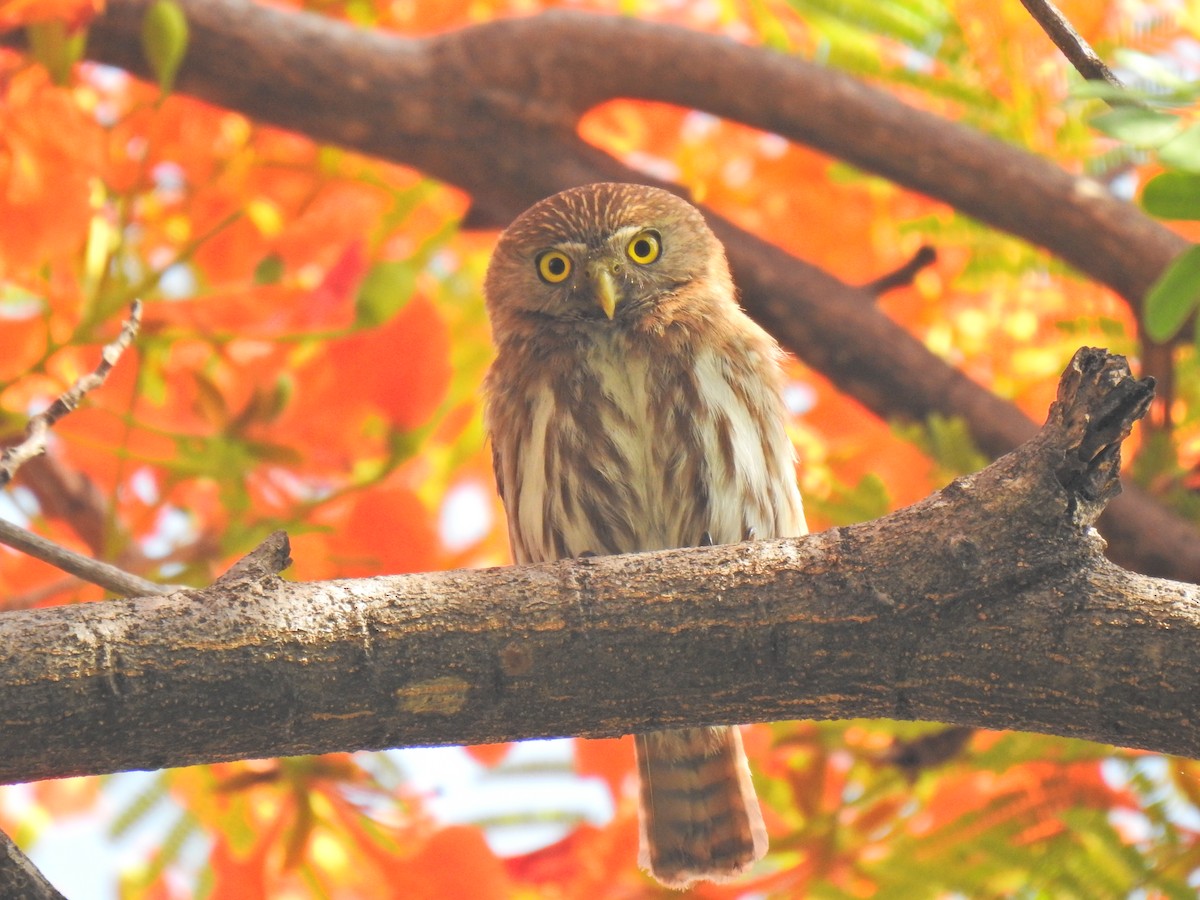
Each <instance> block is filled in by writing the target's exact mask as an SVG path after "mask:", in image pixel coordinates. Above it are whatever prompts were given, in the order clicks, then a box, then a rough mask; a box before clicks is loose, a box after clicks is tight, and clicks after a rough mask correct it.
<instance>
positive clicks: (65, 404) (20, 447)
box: [0, 300, 142, 487]
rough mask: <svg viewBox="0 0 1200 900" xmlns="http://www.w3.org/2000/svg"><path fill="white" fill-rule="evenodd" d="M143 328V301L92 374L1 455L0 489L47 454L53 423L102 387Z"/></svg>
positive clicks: (135, 306) (137, 303)
mask: <svg viewBox="0 0 1200 900" xmlns="http://www.w3.org/2000/svg"><path fill="white" fill-rule="evenodd" d="M141 324H142V301H141V300H134V301H133V305H132V307H131V308H130V311H129V318H128V319H127V320H126V321H125V324H124V325H122V326H121V333H120V334H118V335H117V337H116V339H115V340H113V341H112V343H110V344H108V345H106V346H105V348H104V349H103V350H102V351H101V353H100V364H99V365H98V366H96V369H95V371H93V372H91V373H90V374H88V375H84V376H83V377H82V378H80V379H79V380H78V381H76V382H75V384H73V385H72V386H71V388H70V390H68V391H67V392H66V393H64V394H63V395H62V396H60V397H59V398H58V399H57V400H55V401H54V402H53V403H51V404H50V406H49V407H47V408H46V409H45V410H44V411H42V412H40V413H38V414H37V415H36V416H34V417H33V418H32V419H30V420H29V424H28V425H26V426H25V440H23V441H21V443H19V444H16V445H14V446H12V447H8V448H6V449H5V451H4V452H3V453H2V454H0V487H4V486H6V485H7V484H8V483H9V482H10V481H12V479H13V476H14V475H15V474H16V473H17V469H19V468H21V466H23V465H24V464H25V463H26V462H28V461H29V460H31V459H33V457H35V456H40V455H41V454H43V453H45V452H46V436H47V435H48V434H49V432H50V429H51V428H52V427H53V426H54V423H55V422H57V421H58V420H59V419H61V418H62V417H63V416H65V415H67V414H68V413H70V412H73V411H74V410H75V409H76V408H78V406H79V403H80V401H81V400H83V398H84V395H86V394H87V393H88V392H89V391H94V390H95V389H96V388H98V387H100V385H102V384H104V382H105V380H106V379H107V378H108V373H109V372H111V371H112V367H113V366H115V365H116V364H117V360H119V359H120V358H121V354H122V353H124V352H125V350H126V348H127V347H128V346H129V345H130V344H131V343H133V338H134V336H135V335H136V334H137V332H138V328H139V327H140V326H141Z"/></svg>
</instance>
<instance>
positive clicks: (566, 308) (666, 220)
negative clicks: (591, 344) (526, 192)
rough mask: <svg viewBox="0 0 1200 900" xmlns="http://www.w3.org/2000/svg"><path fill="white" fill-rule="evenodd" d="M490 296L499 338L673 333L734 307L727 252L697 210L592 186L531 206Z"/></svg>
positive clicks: (517, 224)
mask: <svg viewBox="0 0 1200 900" xmlns="http://www.w3.org/2000/svg"><path fill="white" fill-rule="evenodd" d="M484 290H485V293H486V295H487V303H488V314H489V316H490V318H491V319H492V323H493V327H494V328H495V330H496V331H497V334H501V333H503V332H505V331H506V330H508V331H511V330H523V329H522V328H521V325H522V324H528V325H530V326H532V325H534V324H535V323H540V324H541V325H543V326H544V325H545V324H548V323H554V322H559V323H561V324H564V325H565V324H567V323H583V322H587V323H592V325H594V326H595V327H604V326H605V323H609V325H610V327H639V323H645V322H646V321H647V320H655V321H656V322H658V323H660V324H666V323H668V322H669V321H670V320H671V319H672V318H673V317H675V316H676V315H678V314H683V313H685V312H691V313H692V314H695V315H702V314H703V313H704V312H705V311H706V310H705V308H706V307H709V306H712V305H714V304H720V303H728V304H733V303H734V300H733V288H732V282H731V279H730V276H729V267H728V264H727V263H726V261H725V251H724V249H723V248H722V247H721V244H720V242H719V241H718V240H717V238H716V236H715V235H714V234H713V233H712V231H711V230H710V229H709V227H708V225H707V224H705V221H704V218H703V217H702V216H701V215H700V212H699V210H697V209H696V208H695V207H694V206H692V205H691V204H690V203H687V202H686V201H684V200H682V199H680V198H679V197H677V196H675V195H674V194H672V193H670V192H668V191H664V190H660V189H658V188H651V187H646V186H644V185H638V184H612V183H602V184H589V185H585V186H583V187H578V188H572V189H570V190H567V191H563V192H562V193H560V194H555V195H554V196H553V197H548V198H546V199H545V200H542V201H541V202H539V203H536V204H535V205H533V206H531V207H530V208H529V209H527V210H526V211H525V212H524V213H522V214H521V215H520V216H519V217H518V218H517V219H516V220H515V221H514V222H513V223H512V224H511V225H510V226H509V227H508V228H507V229H506V230H505V231H504V233H503V234H502V235H501V236H500V240H499V242H498V243H497V245H496V250H495V253H494V254H493V255H492V261H491V263H490V265H489V266H488V272H487V278H486V280H485V282H484Z"/></svg>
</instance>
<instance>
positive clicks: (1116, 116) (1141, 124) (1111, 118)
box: [1091, 106, 1183, 148]
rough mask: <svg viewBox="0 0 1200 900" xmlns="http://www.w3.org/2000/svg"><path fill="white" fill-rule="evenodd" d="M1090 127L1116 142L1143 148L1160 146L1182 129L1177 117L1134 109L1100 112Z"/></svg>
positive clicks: (1151, 110) (1138, 108)
mask: <svg viewBox="0 0 1200 900" xmlns="http://www.w3.org/2000/svg"><path fill="white" fill-rule="evenodd" d="M1091 125H1092V127H1093V128H1096V129H1098V130H1099V131H1102V132H1104V133H1105V134H1107V135H1108V136H1109V137H1113V138H1116V139H1117V140H1118V141H1124V142H1125V143H1126V144H1132V145H1133V146H1134V147H1144V148H1153V147H1160V146H1162V145H1163V144H1165V143H1167V141H1169V140H1171V139H1172V138H1173V137H1175V136H1176V135H1177V134H1179V132H1180V131H1182V130H1183V123H1182V122H1180V121H1179V118H1178V117H1177V116H1172V115H1170V114H1168V113H1161V112H1157V111H1155V110H1153V109H1143V108H1141V107H1137V106H1124V107H1121V108H1120V109H1114V110H1112V111H1111V112H1106V113H1103V114H1101V115H1099V116H1096V117H1095V118H1093V119H1092V120H1091Z"/></svg>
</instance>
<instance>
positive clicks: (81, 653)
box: [0, 351, 1200, 782]
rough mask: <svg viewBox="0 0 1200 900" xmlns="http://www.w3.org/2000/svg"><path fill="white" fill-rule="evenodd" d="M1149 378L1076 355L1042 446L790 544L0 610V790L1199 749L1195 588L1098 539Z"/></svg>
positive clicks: (265, 571)
mask: <svg viewBox="0 0 1200 900" xmlns="http://www.w3.org/2000/svg"><path fill="white" fill-rule="evenodd" d="M1150 391H1151V388H1150V385H1148V384H1147V383H1145V382H1138V381H1135V380H1133V379H1132V378H1131V377H1130V375H1129V371H1128V367H1127V366H1126V365H1125V362H1124V360H1123V359H1121V358H1119V357H1112V356H1108V355H1107V354H1104V353H1103V352H1100V351H1081V353H1080V354H1079V355H1078V356H1077V357H1076V359H1075V360H1073V361H1072V364H1071V366H1070V368H1069V370H1068V372H1067V374H1066V375H1065V376H1064V379H1063V382H1062V384H1061V390H1060V393H1059V398H1058V400H1057V401H1056V402H1055V404H1054V406H1053V407H1052V409H1051V412H1050V415H1049V417H1048V418H1047V421H1046V424H1045V425H1044V426H1043V428H1042V429H1041V431H1039V432H1038V434H1037V436H1036V437H1035V438H1034V439H1033V440H1031V441H1029V442H1028V443H1026V444H1025V445H1023V446H1022V447H1021V448H1019V449H1018V450H1016V451H1014V452H1013V453H1010V454H1008V455H1007V456H1005V457H1004V458H1002V459H1000V460H998V461H997V462H995V463H993V464H992V465H991V466H989V467H988V468H987V469H985V470H983V471H982V472H979V473H977V474H975V475H972V476H970V477H967V478H961V479H958V480H957V481H955V482H954V483H953V484H951V485H950V486H948V487H947V488H946V489H945V490H943V491H941V492H939V493H938V494H935V495H933V496H932V497H930V498H928V499H926V500H924V501H922V502H920V503H917V504H915V505H913V506H911V507H908V508H906V509H904V510H901V511H899V512H896V513H893V514H892V515H890V516H886V517H884V518H882V519H879V520H876V521H874V522H870V523H864V524H863V525H856V526H853V527H851V528H844V529H833V530H830V531H827V532H822V533H820V534H815V535H810V536H808V537H806V538H801V539H791V540H781V541H752V542H745V543H738V544H727V545H721V546H716V547H697V548H691V549H684V550H675V551H663V552H657V553H647V554H630V555H625V556H604V557H595V558H590V559H579V560H568V561H563V562H560V563H553V564H546V565H536V566H522V567H506V568H497V569H487V570H482V571H457V572H433V573H421V574H414V575H402V576H392V577H379V578H370V579H349V580H342V581H329V582H314V583H307V584H303V583H301V584H296V583H288V582H284V581H282V580H281V579H279V578H278V577H277V576H275V575H273V574H271V572H272V571H273V570H274V569H275V568H277V566H278V565H279V564H280V562H281V558H285V557H286V549H285V548H284V547H283V546H282V545H281V544H277V545H274V546H272V547H268V548H267V549H265V550H264V555H265V557H266V558H267V559H269V560H272V562H270V564H268V565H266V566H265V567H264V568H262V569H261V570H260V571H258V573H257V574H256V575H252V574H251V573H249V572H243V573H242V574H243V575H245V576H246V577H245V578H242V577H239V578H236V579H234V583H232V584H215V585H213V586H212V587H210V588H207V589H205V590H203V591H186V592H181V593H179V594H176V595H173V596H169V597H146V598H138V599H134V600H114V601H110V602H107V603H92V604H81V605H78V606H71V607H57V608H51V609H39V610H27V611H21V612H15V613H8V614H6V615H4V616H2V617H0V623H2V625H3V628H4V632H5V635H4V637H5V640H4V641H0V685H2V686H3V688H2V689H0V721H3V722H6V723H9V724H8V725H7V726H6V727H5V728H4V729H3V730H0V782H7V781H25V780H29V779H33V778H49V777H59V776H64V775H77V774H85V773H98V772H109V771H115V770H121V769H131V768H159V767H165V766H179V765H190V764H194V763H204V762H214V761H218V760H227V759H240V758H251V757H265V756H278V755H293V754H306V753H323V752H329V751H335V750H352V749H379V748H383V747H394V746H405V745H415V744H438V743H478V742H488V741H497V740H511V739H520V738H529V737H536V736H548V735H562V734H577V735H584V736H611V735H616V734H621V733H627V732H638V731H644V730H648V729H653V728H660V727H675V726H681V725H697V724H701V723H722V722H726V723H728V722H744V721H775V720H780V719H822V718H846V717H853V716H872V717H890V718H901V719H928V720H939V721H945V722H949V723H952V724H957V725H962V726H973V727H986V728H1016V729H1022V730H1030V731H1045V732H1049V733H1053V734H1060V735H1070V736H1076V737H1084V738H1089V739H1092V740H1099V741H1105V742H1110V743H1116V744H1119V745H1122V746H1133V747H1142V748H1146V749H1154V750H1159V751H1164V752H1170V753H1177V754H1182V755H1187V756H1194V757H1200V719H1198V718H1197V716H1196V715H1195V710H1196V697H1198V696H1200V587H1197V586H1194V585H1185V584H1180V583H1176V582H1168V581H1158V580H1155V579H1150V578H1146V577H1143V576H1139V575H1134V574H1132V573H1129V572H1126V571H1124V570H1122V569H1119V568H1117V567H1116V566H1114V565H1112V564H1111V563H1109V562H1107V561H1106V560H1105V559H1104V558H1103V556H1102V555H1101V550H1102V541H1101V540H1100V539H1099V538H1098V537H1097V535H1096V534H1095V532H1094V531H1093V530H1092V527H1091V525H1092V523H1093V522H1094V521H1095V519H1096V517H1097V516H1098V515H1099V513H1100V511H1101V509H1102V508H1103V506H1104V502H1105V499H1106V498H1107V497H1109V496H1111V495H1112V493H1113V491H1114V487H1115V479H1116V477H1117V471H1118V463H1119V441H1120V440H1121V438H1122V436H1123V435H1124V434H1126V433H1127V432H1128V428H1129V426H1130V424H1131V423H1132V421H1133V420H1134V419H1135V418H1136V417H1137V416H1138V415H1140V414H1141V412H1142V411H1144V409H1145V403H1146V399H1147V397H1148V396H1149V393H1150ZM247 578H248V579H249V580H246V579H247ZM64 719H66V720H69V721H70V722H71V727H70V728H63V727H62V723H63V721H64Z"/></svg>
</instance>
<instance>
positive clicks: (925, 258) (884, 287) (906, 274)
mask: <svg viewBox="0 0 1200 900" xmlns="http://www.w3.org/2000/svg"><path fill="white" fill-rule="evenodd" d="M935 262H937V250H935V249H934V248H933V247H930V246H928V245H925V246H922V247H921V248H920V249H919V250H917V252H916V253H914V254H913V255H912V259H910V260H909V261H908V262H906V263H905V264H904V265H902V266H901V267H900V268H898V269H896V270H895V271H892V272H888V273H887V274H886V275H881V276H879V277H878V278H876V279H875V280H874V281H869V282H867V283H866V284H864V285H863V290H864V291H867V292H868V293H871V294H875V295H876V296H878V295H879V294H886V293H887V292H888V291H894V290H895V289H896V288H901V287H907V286H908V285H910V284H912V283H913V279H914V278H916V277H917V275H918V274H919V273H920V271H921V270H922V269H926V268H928V267H929V266H931V265H933V264H934V263H935Z"/></svg>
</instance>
